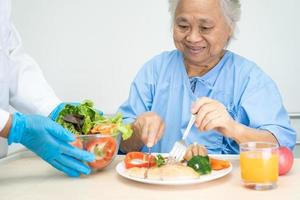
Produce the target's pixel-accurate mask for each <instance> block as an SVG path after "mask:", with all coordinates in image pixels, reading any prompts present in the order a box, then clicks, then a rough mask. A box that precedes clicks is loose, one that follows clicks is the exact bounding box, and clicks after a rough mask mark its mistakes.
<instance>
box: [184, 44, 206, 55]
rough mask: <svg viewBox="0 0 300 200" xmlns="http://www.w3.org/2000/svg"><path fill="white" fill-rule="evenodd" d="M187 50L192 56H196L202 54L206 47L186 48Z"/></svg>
mask: <svg viewBox="0 0 300 200" xmlns="http://www.w3.org/2000/svg"><path fill="white" fill-rule="evenodd" d="M186 48H187V50H188V52H189V53H190V54H194V55H196V54H200V53H202V52H203V51H204V49H205V47H199V46H197V47H195V46H186Z"/></svg>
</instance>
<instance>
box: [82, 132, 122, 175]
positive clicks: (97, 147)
mask: <svg viewBox="0 0 300 200" xmlns="http://www.w3.org/2000/svg"><path fill="white" fill-rule="evenodd" d="M116 148H117V143H116V141H115V139H114V138H112V137H103V138H96V139H94V140H92V141H89V142H88V143H87V144H86V150H87V151H89V152H91V153H93V154H94V155H95V157H96V159H95V161H93V162H89V163H88V164H89V166H91V167H92V168H93V169H102V168H104V167H105V166H107V165H108V164H109V163H110V162H111V160H112V158H113V156H114V154H115V152H116Z"/></svg>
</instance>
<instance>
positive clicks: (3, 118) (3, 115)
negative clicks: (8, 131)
mask: <svg viewBox="0 0 300 200" xmlns="http://www.w3.org/2000/svg"><path fill="white" fill-rule="evenodd" d="M8 118H9V113H8V112H6V111H4V110H2V109H0V132H1V131H2V129H3V128H4V126H5V124H6V123H7V121H8Z"/></svg>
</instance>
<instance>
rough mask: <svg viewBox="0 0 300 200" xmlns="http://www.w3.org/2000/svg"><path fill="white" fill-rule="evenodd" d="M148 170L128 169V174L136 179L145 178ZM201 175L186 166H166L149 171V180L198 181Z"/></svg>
mask: <svg viewBox="0 0 300 200" xmlns="http://www.w3.org/2000/svg"><path fill="white" fill-rule="evenodd" d="M146 170H147V168H138V167H133V168H130V169H127V174H128V175H129V176H132V177H136V178H145V177H144V175H145V171H146ZM198 177H199V174H198V173H197V172H195V171H194V170H193V169H192V168H190V167H187V166H184V165H179V164H177V165H164V166H162V167H152V168H150V169H149V170H148V179H153V180H186V179H196V178H198Z"/></svg>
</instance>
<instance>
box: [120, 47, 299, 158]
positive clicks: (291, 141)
mask: <svg viewBox="0 0 300 200" xmlns="http://www.w3.org/2000/svg"><path fill="white" fill-rule="evenodd" d="M192 90H194V91H192ZM204 96H206V97H210V98H212V99H215V100H217V101H219V102H221V103H223V104H224V105H225V106H226V108H227V110H228V112H229V113H230V115H231V116H232V117H233V118H234V119H235V120H236V121H238V122H240V123H242V124H244V125H246V126H249V127H252V128H256V129H262V130H268V131H270V132H272V133H273V134H274V136H275V137H276V138H277V140H278V141H279V143H280V145H282V146H287V147H289V148H293V147H294V145H295V142H296V133H295V131H294V130H293V129H292V128H291V125H290V122H289V117H288V113H287V111H286V110H285V108H284V106H283V104H282V99H281V96H280V94H279V91H278V88H277V87H276V85H275V83H274V82H273V81H272V79H271V78H270V77H268V76H267V75H266V74H265V73H264V72H263V71H262V70H261V69H260V68H259V67H258V66H257V65H256V64H255V63H253V62H251V61H249V60H247V59H245V58H243V57H241V56H239V55H237V54H234V53H233V52H230V51H227V52H226V53H225V55H224V56H223V58H222V59H221V60H220V62H219V63H218V64H217V65H216V66H215V67H214V68H213V69H212V70H210V71H209V72H208V73H206V74H205V75H204V76H201V77H191V78H189V77H188V75H187V72H186V69H185V66H184V63H183V56H182V54H181V53H180V52H179V51H177V50H174V51H171V52H164V53H162V54H160V55H158V56H156V57H154V58H153V59H151V60H150V61H148V62H147V63H146V64H145V65H144V66H143V67H142V69H141V70H140V71H139V72H138V74H137V76H136V77H135V79H134V81H133V83H132V85H131V89H130V94H129V97H128V100H127V101H126V102H125V103H124V104H123V105H122V106H121V107H120V108H119V111H120V112H121V113H123V116H124V121H125V122H127V123H131V122H133V121H134V120H135V119H136V117H137V116H138V115H140V114H141V113H143V112H147V111H152V112H156V113H157V114H159V115H160V116H161V117H162V119H163V120H164V121H165V125H166V127H165V132H164V136H163V137H162V139H161V140H160V141H159V142H158V143H157V144H156V145H155V146H154V147H153V151H155V152H169V151H170V150H171V148H172V146H173V144H174V143H175V142H176V141H177V140H178V139H180V138H181V137H182V134H183V131H184V130H185V128H186V126H187V123H188V121H189V119H190V116H191V113H190V109H191V104H192V102H194V101H195V100H196V99H197V98H200V97H204ZM266 97H267V98H266ZM187 142H188V143H189V144H191V143H193V142H198V143H200V144H202V145H204V146H205V147H206V148H207V149H208V151H209V153H215V154H236V153H239V146H238V144H237V143H236V142H235V141H233V140H232V139H230V138H226V137H224V136H223V135H221V134H220V133H218V132H217V131H209V132H201V133H199V131H198V129H196V128H195V127H193V128H192V130H191V133H190V134H189V136H188V138H187ZM142 151H144V152H146V151H147V148H146V147H143V149H142Z"/></svg>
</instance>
